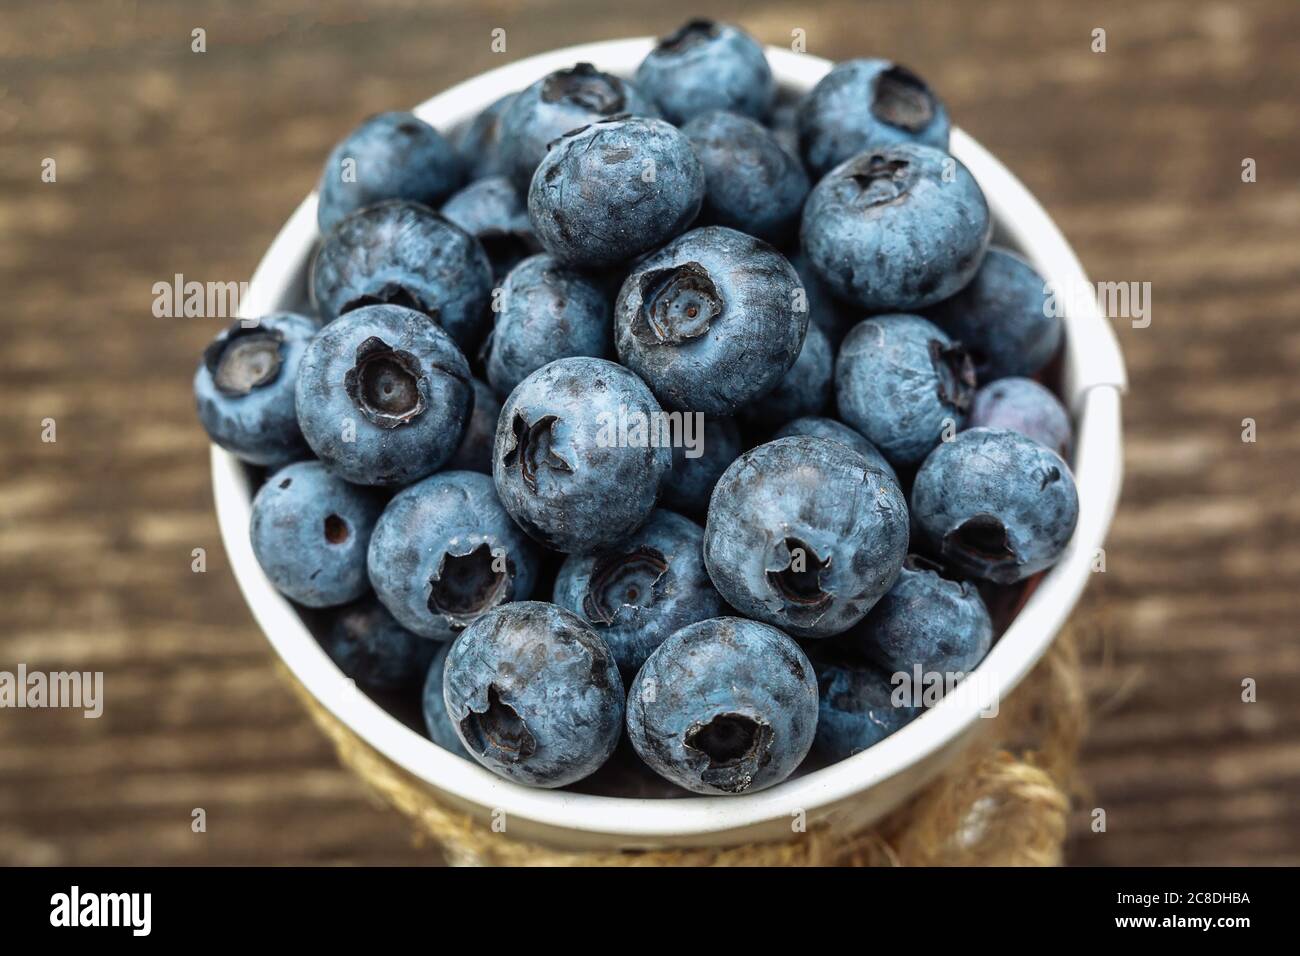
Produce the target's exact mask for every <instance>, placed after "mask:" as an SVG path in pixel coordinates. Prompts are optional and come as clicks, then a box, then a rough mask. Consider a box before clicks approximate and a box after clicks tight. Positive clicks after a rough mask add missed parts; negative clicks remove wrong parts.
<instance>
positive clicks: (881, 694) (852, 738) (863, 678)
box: [816, 660, 920, 761]
mask: <svg viewBox="0 0 1300 956" xmlns="http://www.w3.org/2000/svg"><path fill="white" fill-rule="evenodd" d="M817 686H818V690H819V705H818V713H817V738H816V746H817V752H818V753H820V754H822V755H823V756H824V757H826V758H828V759H830V760H832V761H837V760H844V759H845V758H846V757H852V756H853V755H854V754H856V753H861V752H862V751H864V750H866V749H867V748H868V747H870V746H871V745H872V744H876V743H879V742H880V741H882V740H884V739H885V738H886V737H888V736H889V735H890V734H892V733H894V732H895V731H896V730H898V729H900V728H901V727H903V726H904V725H905V724H907V723H908V722H910V721H911V720H913V719H914V718H915V717H917V716H918V715H919V714H920V709H919V708H916V707H912V706H909V705H903V704H898V703H896V702H895V700H894V693H895V688H894V687H893V686H892V685H891V684H890V676H889V675H888V674H885V673H883V672H882V671H881V670H880V669H879V668H876V667H873V666H871V665H868V664H862V663H859V662H856V661H850V660H836V661H832V662H828V663H820V664H819V665H818V668H817Z"/></svg>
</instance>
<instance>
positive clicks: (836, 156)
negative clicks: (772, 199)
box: [799, 60, 949, 176]
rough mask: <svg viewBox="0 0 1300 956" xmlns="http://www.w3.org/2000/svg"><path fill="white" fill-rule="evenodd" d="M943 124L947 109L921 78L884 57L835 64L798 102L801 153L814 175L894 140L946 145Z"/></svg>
mask: <svg viewBox="0 0 1300 956" xmlns="http://www.w3.org/2000/svg"><path fill="white" fill-rule="evenodd" d="M948 127H949V122H948V111H947V110H946V109H945V108H944V105H943V103H941V102H940V101H939V98H938V97H936V96H935V95H934V93H933V92H932V91H931V90H930V88H929V87H928V86H927V85H926V83H925V81H924V80H922V79H921V78H920V77H919V76H917V75H916V74H915V73H913V72H912V71H911V70H909V69H907V68H906V67H903V66H899V65H898V64H896V63H891V62H889V61H888V60H848V61H846V62H844V63H840V64H838V65H837V66H836V67H835V69H833V70H831V71H830V72H829V73H827V74H826V75H825V76H824V77H822V79H821V81H820V82H818V84H817V85H816V86H815V87H813V88H812V90H811V91H810V92H809V93H808V95H807V96H806V97H804V99H803V102H802V103H801V104H800V108H799V140H800V144H801V146H802V148H803V157H804V160H805V162H807V163H808V168H809V169H811V170H812V171H813V174H814V175H816V176H822V175H825V174H826V172H827V171H828V170H829V169H831V167H833V166H837V165H839V164H840V163H842V162H844V161H845V160H846V159H849V158H850V157H853V156H856V155H857V154H858V153H861V152H865V151H866V150H874V149H882V148H884V147H887V146H893V145H896V144H898V143H921V144H923V145H926V146H933V147H936V148H938V149H944V150H946V149H947V148H948Z"/></svg>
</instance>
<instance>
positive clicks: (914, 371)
mask: <svg viewBox="0 0 1300 956" xmlns="http://www.w3.org/2000/svg"><path fill="white" fill-rule="evenodd" d="M974 394H975V372H974V369H973V368H972V366H971V362H970V358H969V357H968V356H967V355H966V352H965V350H964V349H963V348H962V347H961V346H960V345H959V344H957V343H956V342H953V341H952V340H951V339H950V338H948V336H947V335H945V334H944V333H943V331H942V330H941V329H939V327H938V326H936V325H934V324H933V323H931V322H927V321H926V320H925V319H922V318H920V317H919V316H915V315H882V316H877V317H876V318H874V319H867V320H866V321H864V322H860V323H858V325H856V326H855V327H854V328H853V331H851V332H850V333H849V334H848V336H847V337H846V338H845V339H844V342H843V344H842V345H841V346H840V354H839V359H838V360H837V361H836V363H835V400H836V404H837V405H838V406H839V411H840V418H842V419H844V421H845V422H847V423H848V424H849V425H852V426H853V427H854V428H856V429H857V430H858V431H860V432H861V433H862V434H863V435H865V436H866V437H867V439H868V440H869V441H871V442H872V444H874V445H875V446H876V447H877V448H879V449H880V451H881V452H882V453H883V454H884V456H885V457H886V458H888V459H889V461H890V462H891V463H892V464H893V465H895V466H898V467H911V466H912V465H918V464H920V463H921V461H922V459H924V458H925V456H926V455H927V454H929V453H930V449H932V448H933V447H934V446H935V445H937V444H939V442H940V441H941V440H943V439H944V437H945V436H947V437H951V436H952V435H953V434H954V433H956V432H957V431H958V430H959V429H960V428H961V427H962V425H964V424H965V422H966V413H967V411H968V410H969V409H970V403H971V399H972V398H973V397H974Z"/></svg>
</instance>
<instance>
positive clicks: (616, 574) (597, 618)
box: [555, 510, 724, 675]
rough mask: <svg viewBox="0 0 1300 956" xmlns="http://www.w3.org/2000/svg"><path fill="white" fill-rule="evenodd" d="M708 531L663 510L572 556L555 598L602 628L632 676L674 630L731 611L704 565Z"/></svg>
mask: <svg viewBox="0 0 1300 956" xmlns="http://www.w3.org/2000/svg"><path fill="white" fill-rule="evenodd" d="M703 541H704V529H703V528H701V527H700V526H699V525H697V524H696V523H695V522H694V521H691V520H690V519H689V518H683V517H682V516H681V515H679V514H674V513H673V512H671V511H663V510H658V511H655V513H654V514H653V515H651V516H650V520H649V521H647V522H646V523H645V525H643V526H642V528H641V530H639V531H637V532H636V533H635V534H633V535H631V536H630V537H628V538H626V539H625V540H623V541H620V542H618V543H617V545H615V546H614V547H612V548H609V549H606V550H604V551H599V552H596V553H594V554H585V555H577V554H575V555H570V556H569V558H568V560H566V561H565V562H564V564H563V566H562V567H561V568H560V573H559V576H558V577H557V578H556V580H555V603H556V604H558V605H560V607H565V608H568V609H569V610H570V611H573V612H574V613H575V614H577V615H578V616H579V617H581V618H583V619H585V620H586V621H587V623H588V624H590V625H591V626H592V627H594V628H595V629H596V633H597V634H599V635H600V636H601V637H602V638H604V640H605V643H606V644H608V645H609V649H610V652H611V653H612V654H613V655H614V660H615V661H617V662H618V666H619V669H620V670H622V671H623V672H624V673H625V674H628V675H632V674H635V673H636V672H637V670H638V669H639V668H640V667H641V665H642V664H644V663H645V660H646V658H647V657H649V656H650V652H651V651H653V650H654V649H655V648H656V647H658V646H659V645H660V644H662V643H663V642H664V640H665V639H666V638H667V637H668V635H669V634H672V633H673V632H674V631H677V630H680V629H681V628H683V627H685V626H686V625H687V624H694V623H695V622H696V621H703V620H705V619H706V618H711V617H717V616H718V615H719V614H722V613H723V610H724V605H723V603H722V597H721V596H720V595H719V594H718V592H717V590H715V589H714V587H713V582H712V581H710V580H709V574H708V572H707V571H705V570H704V558H703V556H702V554H701V551H700V548H701V545H702V544H703Z"/></svg>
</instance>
